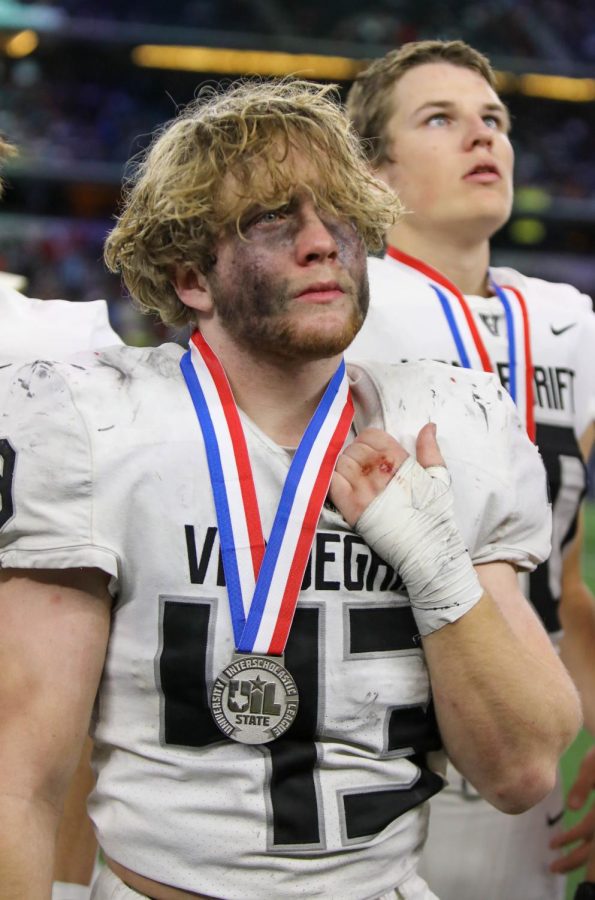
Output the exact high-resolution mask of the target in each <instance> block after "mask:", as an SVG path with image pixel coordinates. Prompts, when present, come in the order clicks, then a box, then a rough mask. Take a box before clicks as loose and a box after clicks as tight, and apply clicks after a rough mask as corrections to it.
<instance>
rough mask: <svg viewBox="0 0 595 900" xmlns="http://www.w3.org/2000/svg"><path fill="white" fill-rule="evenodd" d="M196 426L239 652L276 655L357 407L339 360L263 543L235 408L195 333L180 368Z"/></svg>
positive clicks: (207, 349)
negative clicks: (203, 452)
mask: <svg viewBox="0 0 595 900" xmlns="http://www.w3.org/2000/svg"><path fill="white" fill-rule="evenodd" d="M180 367H181V369H182V373H183V375H184V378H185V380H186V384H187V386H188V390H189V391H190V396H191V398H192V401H193V404H194V408H195V411H196V414H197V416H198V421H199V423H200V427H201V429H202V433H203V438H204V443H205V449H206V453H207V460H208V465H209V473H210V477H211V485H212V489H213V498H214V502H215V510H216V513H217V524H218V527H219V537H220V541H221V554H222V559H223V568H224V571H225V580H226V584H227V592H228V596H229V606H230V612H231V619H232V624H233V630H234V638H235V642H236V649H237V650H238V651H240V652H246V653H266V654H272V655H280V654H281V653H283V650H284V649H285V644H286V642H287V637H288V635H289V630H290V628H291V622H292V620H293V614H294V611H295V607H296V604H297V600H298V596H299V591H300V587H301V583H302V578H303V574H304V569H305V568H306V563H307V561H308V555H309V553H310V548H311V546H312V541H313V539H314V533H315V530H316V525H317V523H318V519H319V517H320V510H321V509H322V505H323V503H324V499H325V497H326V494H327V491H328V486H329V484H330V480H331V475H332V473H333V470H334V467H335V463H336V461H337V457H338V455H339V453H340V452H341V450H342V448H343V445H344V443H345V440H346V438H347V435H348V433H349V429H350V427H351V422H352V420H353V402H352V399H351V393H350V390H349V383H348V380H347V374H346V371H345V364H344V362H341V363H340V365H339V367H338V369H337V371H336V372H335V374H334V376H333V378H332V379H331V381H330V383H329V385H328V387H327V389H326V391H325V393H324V396H323V397H322V399H321V401H320V403H319V405H318V408H317V409H316V412H315V413H314V416H313V417H312V419H311V421H310V423H309V425H308V427H307V429H306V431H305V432H304V435H303V437H302V440H301V442H300V445H299V447H298V448H297V450H296V453H295V456H294V457H293V460H292V462H291V465H290V467H289V472H288V474H287V478H286V480H285V484H284V486H283V490H282V493H281V499H280V501H279V506H278V508H277V512H276V515H275V519H274V522H273V526H272V528H271V533H270V535H269V539H268V543H267V545H266V548H265V541H264V536H263V532H262V525H261V520H260V512H259V509H258V501H257V497H256V489H255V486H254V478H253V475H252V467H251V465H250V458H249V455H248V447H247V444H246V439H245V436H244V429H243V427H242V423H241V420H240V416H239V413H238V409H237V406H236V403H235V400H234V397H233V394H232V391H231V388H230V386H229V382H228V381H227V377H226V375H225V372H224V370H223V367H222V365H221V363H220V362H219V360H218V358H217V356H216V355H215V354H214V353H213V351H212V350H211V348H210V347H209V345H208V344H207V342H206V341H205V339H204V338H203V336H202V335H201V334H200V332H198V331H196V332H195V333H194V334H193V335H192V338H191V340H190V350H189V351H188V352H187V353H185V354H184V356H183V357H182V360H181V362H180Z"/></svg>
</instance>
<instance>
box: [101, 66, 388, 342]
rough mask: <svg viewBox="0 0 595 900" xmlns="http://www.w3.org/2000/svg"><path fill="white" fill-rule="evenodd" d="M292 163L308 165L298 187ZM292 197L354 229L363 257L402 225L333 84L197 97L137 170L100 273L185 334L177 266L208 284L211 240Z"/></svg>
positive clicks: (264, 84)
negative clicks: (301, 194) (303, 193)
mask: <svg viewBox="0 0 595 900" xmlns="http://www.w3.org/2000/svg"><path fill="white" fill-rule="evenodd" d="M296 158H298V159H300V160H302V159H304V160H305V161H306V163H307V166H306V169H305V170H306V172H307V174H306V176H305V179H304V178H303V175H302V176H300V174H299V172H300V170H301V171H302V172H303V171H304V168H303V167H301V166H297V167H296V166H295V165H293V164H292V161H294V160H295V159H296ZM302 180H305V181H306V183H303V182H302ZM224 183H225V186H226V187H227V188H229V186H230V184H233V188H234V190H233V191H230V190H229V189H227V190H223V188H224ZM297 188H301V189H305V190H307V191H308V192H309V193H310V194H311V196H312V197H313V199H314V200H315V202H316V203H317V205H318V206H319V208H320V209H322V210H325V211H327V212H330V213H332V214H333V215H336V216H338V217H340V218H343V219H345V220H349V221H352V222H353V224H354V226H355V228H356V229H357V231H358V232H359V233H360V234H361V236H362V239H363V240H364V242H365V243H366V245H367V247H368V248H369V249H370V250H377V249H380V247H381V246H382V240H383V235H384V234H385V233H386V231H387V230H388V228H390V227H391V226H392V225H393V224H394V223H395V221H396V220H397V218H398V216H399V214H400V209H401V208H400V204H399V201H398V200H397V199H396V198H395V197H394V195H393V194H392V192H390V191H389V190H388V189H387V188H386V187H385V186H384V185H383V184H382V183H381V182H380V181H378V180H377V179H376V178H375V177H374V176H373V175H372V174H371V173H370V170H369V167H368V165H367V162H366V159H365V155H364V153H363V152H362V149H361V146H360V142H359V140H358V139H357V137H356V136H355V134H354V132H353V131H352V129H351V125H350V123H349V121H348V119H347V118H346V116H345V114H344V111H343V110H342V109H341V107H340V105H339V102H338V97H337V93H336V88H335V87H334V86H333V85H326V86H325V85H319V84H314V83H311V82H307V81H301V80H298V79H282V80H278V81H262V80H256V81H255V80H249V81H240V82H236V83H234V84H232V85H231V86H229V87H228V88H226V89H221V88H213V87H207V88H204V89H203V90H202V91H201V92H200V94H199V95H198V97H197V99H196V100H195V101H194V102H193V103H191V104H190V105H189V106H188V107H187V108H186V109H184V110H183V111H182V112H181V114H180V115H179V116H177V117H176V119H174V120H173V121H172V122H170V123H168V124H166V125H165V126H164V128H163V129H161V130H160V131H159V132H158V133H157V135H156V136H155V138H154V140H153V143H152V144H151V146H150V147H149V149H148V150H147V151H146V152H145V153H144V154H143V155H142V156H141V158H140V159H139V160H137V162H136V167H135V171H134V173H133V174H132V176H131V177H130V178H129V180H128V181H127V182H126V183H125V186H124V201H123V209H122V213H121V215H120V216H119V218H118V221H117V224H116V226H115V227H114V229H113V230H112V231H111V233H110V234H109V235H108V237H107V240H106V244H105V261H106V264H107V266H108V268H109V269H110V270H111V271H114V272H120V273H121V275H122V278H123V281H124V283H125V285H126V287H127V289H128V291H129V293H130V294H131V296H132V297H133V298H134V299H135V300H136V301H137V304H138V305H139V306H140V307H141V308H142V309H143V310H144V311H147V312H148V311H156V312H157V313H158V314H159V316H160V318H161V319H162V321H163V322H166V323H168V324H172V325H181V324H184V323H186V322H188V321H191V320H192V319H193V315H194V313H193V311H192V310H190V309H188V307H186V306H185V305H184V304H183V303H182V302H181V301H180V299H179V298H178V296H177V294H176V291H175V290H174V287H173V286H172V276H173V273H174V270H175V269H176V267H182V268H183V267H184V266H191V265H195V266H196V267H197V268H198V269H199V270H200V271H202V272H204V273H208V271H209V269H210V268H211V267H212V265H213V264H214V262H215V245H216V241H217V239H218V237H220V236H221V235H223V234H224V233H225V231H226V229H230V228H232V227H235V228H236V229H237V230H238V232H239V233H240V235H241V234H242V229H241V219H242V215H243V214H244V213H245V212H246V211H247V209H248V208H249V207H251V206H254V205H256V204H257V205H258V206H259V207H261V208H264V209H274V208H277V207H279V206H280V205H283V204H284V203H287V202H288V200H289V199H290V198H291V196H292V195H294V194H295V191H296V189H297Z"/></svg>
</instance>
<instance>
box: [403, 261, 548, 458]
mask: <svg viewBox="0 0 595 900" xmlns="http://www.w3.org/2000/svg"><path fill="white" fill-rule="evenodd" d="M387 255H388V256H389V257H390V258H391V260H392V262H393V263H394V264H396V265H397V266H399V267H400V268H402V269H404V270H406V271H407V272H409V274H411V272H412V271H413V272H414V273H415V274H416V275H418V276H421V277H423V278H424V279H425V280H426V281H427V283H428V284H429V286H430V287H431V288H432V289H433V290H434V292H435V293H436V296H437V298H438V300H439V301H440V305H441V307H442V311H443V313H444V316H445V318H446V322H447V324H448V327H449V329H450V333H451V334H452V338H453V341H454V344H455V347H456V351H457V354H458V357H459V361H460V363H461V365H462V366H464V368H466V369H483V370H484V372H493V371H494V366H493V364H492V361H491V359H490V356H489V353H488V351H487V348H486V346H485V344H484V342H483V340H482V337H481V335H480V333H479V330H478V328H477V323H476V322H475V319H474V318H473V313H472V312H471V309H470V308H469V304H468V303H467V301H466V300H465V298H464V296H463V294H462V293H461V292H460V291H459V289H458V288H457V287H456V285H454V284H453V283H452V282H451V281H449V280H448V278H446V276H444V275H443V274H442V273H441V272H438V270H437V269H433V268H432V266H429V265H427V264H426V263H424V262H422V260H420V259H416V258H415V257H414V256H409V255H408V254H407V253H403V252H402V251H401V250H397V248H396V247H392V246H389V247H387ZM490 286H491V287H492V289H493V290H494V292H495V294H496V296H497V297H498V299H499V300H500V302H501V303H502V306H503V308H504V316H505V321H506V335H507V341H508V367H509V372H508V378H509V381H508V385H507V388H508V391H509V393H510V395H511V396H512V399H513V400H514V402H515V403H516V405H517V409H518V411H519V415H520V416H521V418H522V420H523V421H524V422H525V424H526V428H527V433H528V435H529V437H530V438H531V440H532V441H534V440H535V418H534V409H533V360H532V356H531V339H530V326H529V316H528V313H527V305H526V303H525V299H524V297H523V295H522V294H521V292H520V291H519V290H518V289H517V288H514V287H511V286H510V285H497V284H496V283H495V281H494V280H493V279H490Z"/></svg>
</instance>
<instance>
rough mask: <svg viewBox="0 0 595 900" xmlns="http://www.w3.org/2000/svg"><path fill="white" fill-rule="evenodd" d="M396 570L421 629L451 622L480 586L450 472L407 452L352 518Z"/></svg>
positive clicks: (475, 597)
mask: <svg viewBox="0 0 595 900" xmlns="http://www.w3.org/2000/svg"><path fill="white" fill-rule="evenodd" d="M355 529H356V531H357V532H358V533H359V534H361V536H362V537H363V538H364V540H365V541H366V543H367V544H368V546H369V547H372V549H373V550H375V551H376V553H377V554H378V556H380V557H381V558H382V559H383V560H384V561H385V562H387V563H390V565H391V566H393V568H394V569H395V570H396V571H397V572H398V573H399V574H400V576H401V578H402V579H403V583H404V584H405V587H406V589H407V593H408V595H409V601H410V603H411V607H412V609H413V614H414V616H415V621H416V622H417V626H418V628H419V630H420V633H421V634H422V635H427V634H431V633H432V632H433V631H436V630H437V629H438V628H442V627H443V626H444V625H448V624H449V623H451V622H455V621H456V620H457V619H459V618H460V617H461V616H462V615H464V614H465V613H466V612H468V611H469V610H470V609H471V607H473V606H475V604H476V603H477V601H478V600H479V598H480V597H481V595H482V593H483V591H482V588H481V585H480V584H479V581H478V578H477V575H476V574H475V571H474V569H473V565H472V563H471V559H470V557H469V553H468V552H467V549H466V547H465V545H464V544H463V540H462V538H461V535H460V533H459V530H458V528H457V526H456V523H455V521H454V513H453V497H452V491H451V488H450V475H449V473H448V471H447V470H446V469H445V467H444V466H429V467H428V468H427V469H424V468H422V466H420V465H419V463H418V462H417V461H416V460H415V459H413V457H411V456H410V457H409V458H408V459H406V460H405V462H404V463H403V465H402V466H400V468H399V469H398V470H397V472H396V473H395V475H394V476H393V478H392V479H391V481H389V483H388V484H387V486H386V487H385V489H384V490H383V492H382V493H381V494H379V495H378V496H377V497H376V498H375V499H374V500H373V501H372V503H370V505H369V506H368V508H367V509H366V510H365V511H364V512H363V513H362V515H361V516H360V517H359V519H358V520H357V522H356V523H355Z"/></svg>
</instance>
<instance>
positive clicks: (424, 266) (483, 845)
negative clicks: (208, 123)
mask: <svg viewBox="0 0 595 900" xmlns="http://www.w3.org/2000/svg"><path fill="white" fill-rule="evenodd" d="M347 106H348V111H349V114H350V116H351V118H352V121H353V122H354V124H355V126H356V129H357V130H358V132H359V133H360V135H361V136H362V137H363V138H364V139H365V145H366V147H367V151H368V153H369V158H370V161H371V163H372V168H373V170H374V172H375V173H376V174H377V175H378V176H379V177H380V178H382V179H383V180H384V181H385V183H386V184H387V185H388V186H389V187H390V188H391V189H392V190H393V191H395V192H396V193H397V194H398V195H399V197H400V199H401V201H402V202H403V204H404V206H405V208H406V214H405V215H404V216H403V217H402V218H401V219H400V220H399V222H398V223H396V224H395V226H394V227H392V228H391V229H390V230H389V231H388V232H387V247H386V252H385V255H384V258H383V259H372V260H370V264H369V266H370V268H369V273H370V289H371V307H370V313H369V315H368V318H367V320H366V323H365V325H364V328H363V329H362V331H361V332H360V334H359V335H358V337H357V338H356V340H355V342H354V344H353V345H352V347H351V348H350V351H349V352H350V354H351V355H352V356H353V358H366V357H370V358H374V359H376V360H385V361H393V362H396V361H400V360H404V359H419V358H425V359H439V360H446V361H447V362H450V363H454V364H455V365H457V366H463V367H467V368H473V369H479V370H481V369H483V370H486V371H493V372H495V373H496V374H497V375H498V377H499V379H500V381H501V382H502V384H503V385H504V386H505V387H506V388H507V389H508V390H509V391H510V393H511V395H512V396H513V398H514V400H515V402H516V404H517V408H518V410H519V414H520V416H521V418H522V419H523V422H524V423H525V427H526V429H527V432H528V433H529V434H530V436H531V437H532V439H535V440H536V442H537V445H538V447H539V449H540V452H541V455H542V457H543V459H544V462H545V465H546V469H547V472H548V478H549V486H550V494H551V497H552V502H553V539H552V542H553V546H552V553H551V555H550V557H549V559H548V561H547V562H545V563H543V564H542V565H540V566H539V567H538V568H537V569H536V570H535V572H533V573H532V574H531V576H530V577H529V580H528V586H527V591H528V596H529V598H530V600H531V602H532V603H533V605H534V607H535V609H536V610H537V612H538V613H539V615H540V616H541V618H542V621H543V623H544V626H545V627H546V629H547V630H548V632H549V633H550V634H551V636H552V639H553V640H555V641H556V642H559V644H560V651H561V654H562V659H563V661H564V662H565V664H566V666H567V667H568V669H569V671H570V672H571V674H572V676H573V678H574V680H575V683H576V685H577V686H578V687H579V689H580V691H581V695H582V699H583V703H584V709H585V716H586V720H587V724H588V725H589V727H590V728H591V729H593V728H595V705H594V699H595V695H594V693H593V690H592V685H593V678H594V672H593V660H594V659H595V653H594V648H595V615H594V610H593V597H592V595H591V593H590V591H589V589H588V587H587V586H586V584H585V583H584V582H583V580H582V576H581V570H580V539H579V537H578V535H579V531H580V524H579V522H580V517H579V509H580V503H581V500H582V498H583V496H584V493H585V467H584V462H583V460H584V458H586V455H587V454H588V452H589V449H590V445H591V442H592V436H593V419H594V417H595V317H594V316H593V312H592V305H591V300H590V299H589V298H588V297H586V296H584V295H582V294H580V293H579V292H578V291H577V290H576V289H575V288H573V287H571V286H570V285H566V284H552V283H549V282H546V281H543V280H541V279H536V278H528V277H526V276H524V275H522V274H520V273H519V272H517V271H515V270H513V269H510V268H500V267H494V266H491V265H490V238H491V236H492V235H493V234H494V232H495V231H497V230H498V229H499V228H501V227H502V225H503V224H504V223H505V222H506V221H507V219H508V217H509V216H510V212H511V207H512V198H513V149H512V145H511V142H510V135H509V132H510V119H509V114H508V111H507V109H506V107H505V105H504V104H503V102H502V101H501V100H500V98H499V97H498V95H497V93H496V91H495V79H494V73H493V71H492V69H491V67H490V65H489V62H488V60H487V59H486V58H485V57H484V56H482V55H481V54H480V53H478V52H477V51H476V50H474V49H473V48H471V47H469V46H468V45H466V44H464V43H463V42H461V41H447V42H443V41H423V42H418V43H411V44H406V45H404V46H403V47H402V48H401V49H400V50H397V51H393V52H391V53H389V54H387V56H385V57H384V58H382V59H380V60H377V61H375V62H373V63H372V64H371V65H370V66H369V67H368V68H367V69H366V70H365V71H364V72H363V73H361V74H360V76H359V77H358V78H357V79H356V81H355V83H354V85H353V86H352V88H351V90H350V93H349V96H348V102H347ZM581 443H582V453H581ZM562 811H563V797H562V794H561V789H560V785H559V784H558V785H557V787H556V790H555V791H554V792H553V793H552V794H551V795H550V796H549V797H547V798H545V799H544V801H543V802H542V803H541V804H539V805H538V806H536V807H534V808H533V809H532V810H531V811H530V812H527V813H525V815H523V816H519V817H515V818H514V819H512V818H510V817H508V816H505V815H502V813H500V812H498V811H497V810H496V809H493V808H492V807H491V806H490V805H489V804H488V803H486V802H485V801H482V800H481V799H480V798H478V796H477V793H476V792H475V791H474V790H473V789H472V788H471V787H470V785H469V783H468V780H467V779H466V778H464V777H462V776H461V775H460V774H457V773H456V772H455V771H454V769H451V771H450V774H449V787H448V789H447V790H446V791H444V792H443V793H442V794H441V795H440V796H439V797H437V798H436V800H435V802H434V804H433V806H432V826H431V829H430V839H429V842H428V845H427V847H426V852H425V872H426V876H427V878H428V881H429V882H430V884H431V885H432V886H433V888H434V889H435V890H436V891H437V893H438V894H439V895H440V897H441V898H444V900H467V898H469V900H470V898H475V897H477V885H478V884H481V885H482V888H481V896H482V900H501V898H503V897H521V896H522V897H523V900H546V898H551V900H554V898H562V897H563V896H564V884H563V878H562V877H561V876H560V875H557V874H555V871H557V872H560V871H563V869H564V868H565V867H566V866H567V865H568V863H566V862H564V861H563V860H558V861H554V854H553V853H552V851H551V849H550V846H549V843H550V840H551V839H552V836H553V835H554V834H556V833H557V832H559V831H560V829H561V818H562ZM550 866H551V867H552V868H551V870H550V868H549V867H550Z"/></svg>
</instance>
